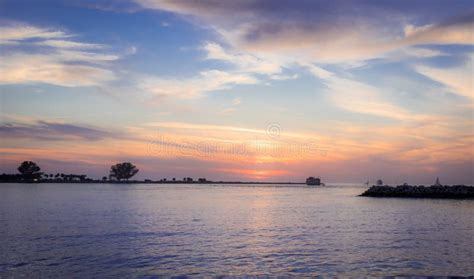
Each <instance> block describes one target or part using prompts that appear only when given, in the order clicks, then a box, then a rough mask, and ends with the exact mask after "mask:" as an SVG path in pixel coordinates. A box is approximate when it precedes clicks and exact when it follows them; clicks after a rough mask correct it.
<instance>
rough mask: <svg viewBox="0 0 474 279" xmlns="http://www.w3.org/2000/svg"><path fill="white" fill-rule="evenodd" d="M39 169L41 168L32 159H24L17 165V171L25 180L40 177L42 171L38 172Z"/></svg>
mask: <svg viewBox="0 0 474 279" xmlns="http://www.w3.org/2000/svg"><path fill="white" fill-rule="evenodd" d="M40 170H41V168H40V167H39V166H38V165H37V164H36V163H35V162H32V161H24V162H23V163H21V165H20V166H19V167H18V171H19V172H20V173H21V175H22V176H23V178H24V179H27V180H32V179H38V178H40V177H41V175H42V174H43V173H42V172H40Z"/></svg>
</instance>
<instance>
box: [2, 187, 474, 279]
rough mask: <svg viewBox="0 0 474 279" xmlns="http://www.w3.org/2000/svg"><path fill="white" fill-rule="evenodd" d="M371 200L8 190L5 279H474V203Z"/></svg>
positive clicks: (303, 190)
mask: <svg viewBox="0 0 474 279" xmlns="http://www.w3.org/2000/svg"><path fill="white" fill-rule="evenodd" d="M363 190H364V187H361V186H356V185H341V184H339V185H335V184H329V185H328V186H327V187H306V186H290V185H288V186H285V185H278V186H276V185H273V186H272V185H184V184H183V185H163V184H161V185H160V184H154V185H152V184H137V185H109V184H103V185H102V184H38V185H34V184H0V277H2V278H3V277H10V276H15V277H20V276H25V277H61V278H68V277H72V276H75V277H116V276H120V277H147V276H160V275H162V276H171V275H184V276H221V275H229V276H255V275H262V276H265V275H273V276H277V275H281V276H297V277H303V276H318V275H322V276H342V277H345V276H353V277H360V276H428V275H429V276H448V275H456V276H473V275H474V260H473V259H474V201H468V200H465V201H460V200H430V199H383V198H368V197H357V195H358V194H360V193H361V192H362V191H363Z"/></svg>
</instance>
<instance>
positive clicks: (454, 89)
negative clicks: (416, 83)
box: [415, 54, 474, 101]
mask: <svg viewBox="0 0 474 279" xmlns="http://www.w3.org/2000/svg"><path fill="white" fill-rule="evenodd" d="M415 69H416V70H417V71H418V72H419V73H420V74H422V75H425V76H426V77H428V78H430V79H432V80H434V81H437V82H439V83H441V84H443V86H444V87H445V88H446V90H448V91H450V92H451V93H454V94H457V95H460V96H464V97H466V98H469V99H470V100H471V101H474V54H470V55H468V57H467V59H466V61H465V63H464V64H462V65H460V66H457V67H450V68H436V67H433V66H427V65H418V66H416V67H415Z"/></svg>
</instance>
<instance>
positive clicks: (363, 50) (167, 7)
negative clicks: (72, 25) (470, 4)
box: [135, 0, 474, 63]
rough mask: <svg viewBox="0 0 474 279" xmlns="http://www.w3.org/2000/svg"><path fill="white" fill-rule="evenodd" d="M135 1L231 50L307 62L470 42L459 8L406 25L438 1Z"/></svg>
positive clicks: (469, 22)
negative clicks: (209, 32) (201, 28)
mask: <svg viewBox="0 0 474 279" xmlns="http://www.w3.org/2000/svg"><path fill="white" fill-rule="evenodd" d="M135 2H136V3H137V4H139V5H142V6H143V7H144V8H149V9H157V10H163V11H168V12H172V13H176V14H181V15H186V16H187V17H188V18H190V20H191V21H192V22H195V23H196V24H199V25H202V24H203V23H204V24H207V25H208V26H210V27H211V28H213V29H214V30H215V31H216V32H217V33H218V34H220V35H221V37H222V38H223V39H224V40H225V41H226V43H228V44H229V45H231V46H232V47H233V48H235V49H240V50H245V51H247V52H251V53H253V54H256V53H260V54H262V53H266V54H268V53H272V54H279V55H286V56H293V57H294V59H296V60H299V61H304V60H306V61H307V62H312V63H347V62H348V61H357V60H367V59H372V58H377V57H383V56H384V55H385V54H386V53H387V52H390V51H394V50H397V49H401V48H405V47H410V46H415V45H421V44H473V40H472V29H473V27H474V16H473V15H474V14H473V13H469V14H467V15H465V16H463V17H454V16H453V15H454V14H456V13H460V12H461V13H462V12H464V11H460V10H454V9H452V10H451V9H447V8H445V11H444V12H445V14H444V15H443V16H444V18H442V17H441V19H440V22H431V23H429V24H423V25H414V24H412V23H410V21H411V20H413V21H417V20H418V21H419V19H418V18H417V17H420V15H431V14H436V11H435V8H434V7H435V6H437V4H433V8H432V9H426V7H421V6H423V5H419V6H417V7H414V6H416V5H411V6H413V7H411V8H410V9H408V7H409V5H399V6H397V5H395V4H393V3H376V4H374V3H371V2H367V1H353V2H351V3H344V4H341V3H340V2H336V1H335V2H318V1H314V2H311V1H294V2H291V3H289V2H285V1H283V2H279V1H277V2H275V1H267V0H259V1H237V2H235V1H225V2H222V1H198V2H196V1H179V0H178V1H162V0H160V1H155V0H136V1H135ZM444 6H445V5H444ZM422 9H423V13H420V11H421V10H422ZM235 15H238V16H235ZM437 15H438V14H437ZM438 16H439V15H438ZM450 16H451V18H449V17H450ZM446 17H448V18H446ZM433 18H435V17H434V16H432V17H428V16H426V18H423V19H424V20H425V21H427V20H430V19H433ZM443 20H444V21H443Z"/></svg>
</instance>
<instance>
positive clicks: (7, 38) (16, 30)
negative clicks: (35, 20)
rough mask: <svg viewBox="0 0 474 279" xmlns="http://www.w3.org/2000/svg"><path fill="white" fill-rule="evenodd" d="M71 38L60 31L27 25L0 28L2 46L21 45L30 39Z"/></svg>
mask: <svg viewBox="0 0 474 279" xmlns="http://www.w3.org/2000/svg"><path fill="white" fill-rule="evenodd" d="M70 36H71V35H68V34H66V33H65V32H63V31H60V30H52V29H46V28H39V27H35V26H31V25H25V24H15V25H6V26H2V27H0V44H19V43H21V42H22V41H25V40H29V39H43V40H44V39H58V38H67V37H70Z"/></svg>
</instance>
